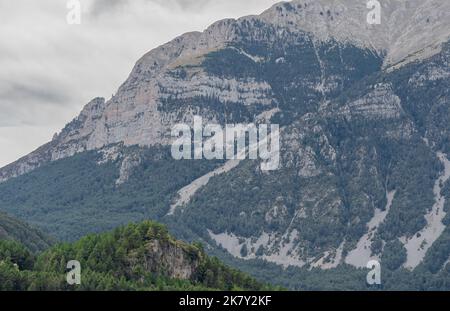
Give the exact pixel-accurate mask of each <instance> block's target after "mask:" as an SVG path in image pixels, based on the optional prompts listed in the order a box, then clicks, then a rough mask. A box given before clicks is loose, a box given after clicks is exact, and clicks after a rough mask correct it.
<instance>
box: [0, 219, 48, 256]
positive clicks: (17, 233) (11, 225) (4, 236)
mask: <svg viewBox="0 0 450 311" xmlns="http://www.w3.org/2000/svg"><path fill="white" fill-rule="evenodd" d="M0 240H13V241H18V242H20V243H22V244H23V245H25V246H26V247H27V248H28V249H29V250H30V251H32V252H37V251H43V250H45V249H47V248H48V247H50V245H51V244H52V243H53V242H52V240H51V239H50V238H49V237H47V236H45V235H44V234H43V233H41V232H39V231H38V230H36V229H34V228H31V227H30V226H29V225H27V224H25V223H23V222H21V221H19V220H17V219H14V218H12V217H10V216H8V215H6V214H4V213H0Z"/></svg>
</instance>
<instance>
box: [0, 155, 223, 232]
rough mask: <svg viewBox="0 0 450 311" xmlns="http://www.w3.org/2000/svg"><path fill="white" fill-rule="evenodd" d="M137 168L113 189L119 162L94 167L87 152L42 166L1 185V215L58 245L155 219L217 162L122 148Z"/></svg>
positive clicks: (96, 158) (97, 158) (93, 159)
mask: <svg viewBox="0 0 450 311" xmlns="http://www.w3.org/2000/svg"><path fill="white" fill-rule="evenodd" d="M122 153H123V154H124V155H136V157H139V158H140V159H141V164H140V165H139V166H138V167H137V168H136V169H135V170H133V171H132V172H131V176H130V179H129V180H128V182H126V183H124V184H122V185H116V180H117V179H118V178H119V174H120V173H119V171H120V164H121V161H120V160H117V161H110V162H107V163H104V164H98V162H99V161H100V160H101V155H100V154H99V153H97V152H86V153H83V154H78V155H76V156H74V157H71V158H68V159H63V160H60V161H56V162H53V163H50V164H48V165H45V166H43V167H41V168H39V169H37V170H35V171H33V172H31V173H29V174H27V175H24V176H20V177H18V178H14V179H11V180H10V181H8V182H6V183H1V184H0V197H1V200H0V211H6V212H8V213H10V214H11V215H14V216H15V217H17V218H20V219H23V220H25V221H26V222H27V223H29V224H31V225H33V226H36V227H38V228H42V229H43V230H45V232H46V233H48V234H50V235H51V236H54V237H56V238H58V239H59V240H62V241H75V240H77V239H79V238H81V237H83V236H85V235H86V234H89V233H100V232H105V231H108V230H112V229H114V228H116V227H118V226H120V225H125V224H128V223H130V222H137V221H143V220H145V219H155V220H159V219H160V218H162V217H163V216H164V215H166V214H167V212H168V211H169V206H170V203H171V202H172V200H173V198H174V196H175V195H176V193H177V191H178V190H179V189H181V188H182V187H184V186H185V185H187V184H189V183H190V182H191V181H193V180H194V179H196V178H198V177H200V176H202V175H204V174H206V173H207V172H209V171H211V170H214V168H215V167H216V166H217V164H218V163H219V161H189V160H184V161H174V160H173V159H172V157H171V156H170V150H169V148H162V147H161V148H159V147H155V148H148V149H140V148H135V147H130V148H125V149H123V150H122Z"/></svg>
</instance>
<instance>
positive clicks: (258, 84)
mask: <svg viewBox="0 0 450 311" xmlns="http://www.w3.org/2000/svg"><path fill="white" fill-rule="evenodd" d="M381 3H382V7H381V14H382V15H381V21H382V22H381V24H380V25H368V23H367V21H366V17H367V14H368V13H369V11H370V9H367V7H366V3H365V1H356V0H335V1H325V0H316V1H312V0H311V1H310V0H304V1H293V2H289V3H280V4H278V5H275V6H274V7H272V8H270V9H269V10H267V11H266V12H264V13H263V14H262V15H260V16H248V17H243V18H241V19H238V20H231V19H229V20H223V21H219V22H217V23H215V24H213V25H212V26H211V27H209V28H208V29H207V30H205V31H204V32H202V33H197V32H196V33H188V34H185V35H182V36H180V37H178V38H176V39H175V40H173V41H171V42H169V43H167V44H165V45H163V46H161V47H159V48H157V49H155V50H153V51H151V52H149V53H148V54H146V55H144V56H143V57H142V58H141V59H140V60H139V61H138V62H137V64H136V66H135V67H134V69H133V71H132V72H131V74H130V76H129V77H128V79H127V80H126V82H125V83H124V84H123V85H122V86H121V87H120V89H119V90H118V92H117V94H116V95H114V96H113V98H111V99H110V100H108V101H105V100H104V99H100V98H98V99H94V100H93V101H92V102H91V103H89V104H88V105H87V106H86V107H85V108H84V109H83V111H82V112H81V114H80V115H79V116H78V117H77V118H76V119H75V120H74V121H72V122H71V123H69V124H68V125H67V126H66V128H64V129H63V130H62V132H61V133H59V134H58V135H57V136H56V137H55V138H54V140H53V141H52V142H50V143H48V144H47V145H45V146H43V147H41V148H40V149H38V150H36V151H35V152H33V153H32V154H30V155H28V156H26V157H24V158H23V159H20V160H19V161H17V162H16V163H13V164H11V165H9V166H7V167H5V168H3V169H1V170H0V182H1V181H3V186H4V187H2V185H0V195H2V193H5V194H8V198H11V197H12V198H14V194H15V193H13V195H11V190H10V187H12V186H10V185H12V181H14V178H13V177H17V176H20V175H23V174H25V173H27V172H30V171H32V170H35V169H37V168H39V167H40V166H42V165H43V164H45V163H48V162H51V161H56V160H60V159H66V158H70V157H71V156H73V155H75V154H77V153H84V152H85V151H89V150H96V151H98V153H99V154H100V155H99V157H100V158H101V159H100V160H98V159H97V161H98V166H101V165H104V164H105V163H114V165H115V166H113V167H114V168H115V169H117V174H116V175H117V176H114V185H113V186H111V187H110V188H111V189H113V190H111V189H110V188H108V187H102V188H101V191H102V192H101V193H102V195H103V196H104V197H105V198H102V199H103V201H104V202H110V204H112V203H111V198H112V197H113V198H114V199H117V197H115V195H117V193H118V191H119V190H120V189H124V188H122V187H127V186H128V187H129V188H127V189H129V191H131V190H130V189H133V186H141V185H142V183H145V182H150V181H148V180H145V181H136V179H137V178H134V179H133V177H136V176H140V175H137V173H136V172H139V171H145V172H147V173H148V174H149V175H151V177H152V178H151V182H152V187H154V189H156V191H161V190H160V188H159V187H163V186H167V185H168V186H167V187H166V188H162V189H165V190H164V191H165V193H164V194H165V195H168V196H171V198H170V199H172V204H170V203H169V204H167V206H164V207H161V206H158V210H157V213H156V212H155V213H150V211H151V212H153V210H152V208H153V207H152V206H147V205H148V204H147V203H146V204H143V205H144V206H141V202H140V201H136V202H139V204H138V203H134V204H133V203H129V204H124V205H123V206H122V205H121V206H120V207H121V208H128V207H129V206H131V207H132V208H133V212H134V211H136V215H137V216H136V215H135V214H133V217H148V215H152V216H154V217H155V218H158V220H161V221H164V222H167V223H168V224H169V225H171V226H172V227H171V229H172V230H174V231H175V232H176V233H177V234H178V235H179V236H182V237H184V238H186V239H192V238H196V239H198V238H200V239H203V240H204V241H206V243H208V245H209V246H211V247H219V246H220V247H222V248H223V249H225V250H227V251H228V252H229V253H230V254H231V255H233V256H235V257H238V258H240V259H244V260H251V259H255V258H261V259H264V260H267V261H271V262H274V263H277V264H280V265H284V266H289V265H293V266H297V267H305V266H308V267H311V268H314V267H319V268H323V269H331V268H335V267H336V266H338V265H339V264H342V263H345V262H347V263H349V264H352V265H354V266H358V267H361V266H364V262H362V261H361V260H360V259H361V258H364V260H365V259H370V258H377V259H380V260H383V261H388V262H390V261H394V264H392V265H390V266H392V267H400V266H402V265H404V266H405V267H407V268H409V269H414V268H416V267H417V266H418V265H419V264H421V263H425V264H427V263H428V262H430V261H431V262H433V266H437V267H438V268H439V269H441V268H442V267H443V265H445V261H446V260H447V259H448V257H450V253H448V249H447V248H446V247H443V246H442V245H445V241H446V240H445V239H444V238H445V237H446V236H447V235H448V234H449V233H448V232H447V231H448V223H449V220H448V219H447V218H448V217H446V215H447V213H446V212H443V210H442V209H448V206H447V205H446V204H444V203H445V202H446V201H445V197H446V196H448V193H450V190H449V189H450V188H449V189H447V188H448V178H443V177H442V176H445V177H447V175H448V174H447V173H448V172H447V170H446V168H444V165H443V163H448V159H449V156H448V155H449V154H450V143H449V139H448V137H450V106H449V102H450V96H449V93H448V90H449V86H450V41H449V35H450V27H449V26H450V25H449V23H450V22H449V21H450V18H449V17H450V16H449V14H450V2H448V1H438V0H428V1H423V0H422V1H419V0H411V1H396V0H385V1H381ZM195 115H200V116H202V117H203V118H204V120H205V122H206V120H208V121H212V122H218V123H220V124H224V123H242V122H261V120H265V122H272V123H278V124H280V125H281V168H280V170H278V171H274V172H270V173H267V172H262V171H261V170H260V169H259V163H253V162H248V161H235V162H226V163H221V165H218V166H214V167H213V168H211V169H208V170H207V171H206V172H204V173H201V174H185V175H183V176H182V178H181V179H182V181H181V182H179V183H177V184H176V185H177V186H172V184H171V182H170V180H169V181H168V180H167V178H166V179H164V178H163V177H164V176H161V175H163V174H164V173H165V172H160V171H158V170H157V168H155V167H152V166H151V165H149V164H148V163H147V162H145V161H143V160H142V158H141V157H140V156H139V153H134V152H129V151H127V150H128V149H127V147H129V146H135V145H137V147H136V148H137V149H145V148H144V147H146V148H147V147H148V148H150V149H152V148H156V146H159V145H163V146H167V145H168V144H170V141H171V139H170V137H169V135H170V130H171V128H172V126H173V125H174V124H175V123H178V122H183V123H190V122H191V121H192V119H193V116H195ZM152 150H153V149H152ZM436 154H439V155H440V156H439V158H437V157H436ZM74 158H75V157H74ZM69 160H70V159H69ZM170 163H171V164H172V162H170ZM173 166H174V165H173ZM149 167H150V169H149ZM165 167H167V168H168V169H167V170H168V171H169V170H170V165H167V166H165ZM201 168H202V166H201V165H199V166H195V167H194V165H193V164H192V168H190V170H191V171H190V172H191V173H192V172H193V171H196V170H199V169H201ZM203 168H204V167H203ZM43 169H44V168H43ZM93 169H94V170H95V168H93ZM102 172H103V173H102V176H104V175H107V174H106V173H105V172H104V171H102ZM154 172H156V173H154ZM171 172H172V171H171ZM174 172H177V173H178V174H181V173H183V172H184V168H182V167H181V168H180V167H177V168H176V169H174ZM202 172H203V171H202ZM73 174H74V175H76V173H73ZM85 174H87V175H88V173H85ZM152 174H154V175H152ZM158 174H159V175H158ZM198 175H200V176H198ZM145 176H148V175H145ZM22 177H23V179H20V177H19V180H20V182H22V181H23V182H25V181H26V178H27V176H22ZM68 178H73V180H77V178H78V179H79V178H81V177H80V176H78V175H76V176H68ZM50 179H51V178H50ZM51 180H54V178H53V179H51ZM93 180H94V181H93V182H95V179H93ZM20 182H18V183H19V184H20ZM180 184H182V186H181V185H180ZM118 189H119V190H118ZM139 189H147V188H139ZM2 191H3V192H2ZM108 191H109V192H108ZM17 195H18V197H17V198H18V199H17V200H14V199H11V200H10V201H9V203H11V204H12V205H13V206H14V208H15V207H17V208H21V207H20V206H22V205H20V206H19V203H18V202H25V203H26V204H23V206H25V207H26V208H30V206H31V211H28V210H27V211H26V212H24V213H22V215H26V217H29V218H30V219H31V218H33V215H34V216H36V214H34V213H38V212H37V211H36V204H37V203H36V202H34V201H33V198H31V199H30V198H29V196H27V195H25V194H21V193H20V191H19V192H18V194H17ZM71 195H72V193H70V197H72V196H71ZM95 195H96V194H92V193H89V191H86V193H82V194H78V193H77V194H76V196H75V198H74V199H73V201H75V202H76V203H77V204H81V203H82V202H83V200H85V198H86V197H95ZM50 199H51V197H50V198H49V199H48V200H50ZM106 199H108V200H106ZM119 199H121V198H119ZM164 199H166V198H164ZM44 201H45V200H44ZM67 201H69V202H65V201H64V202H63V203H62V204H65V207H67V206H69V207H72V205H71V204H74V203H73V202H72V201H70V200H67ZM119 201H120V200H119ZM157 201H159V202H161V199H159V198H158V200H157ZM80 202H81V203H80ZM96 202H97V201H96ZM152 202H153V204H154V202H155V201H152ZM447 202H448V200H447ZM9 203H8V204H9ZM38 203H39V204H42V200H41V201H39V202H38ZM126 203H128V202H126ZM20 204H22V203H20ZM137 205H138V206H137ZM0 206H1V204H0ZM84 207H85V206H84ZM4 208H5V209H6V208H7V209H11V210H13V209H14V208H13V207H10V206H8V207H4ZM73 208H76V205H74V206H73ZM105 209H106V208H105ZM155 209H156V208H155ZM46 212H47V211H46ZM50 212H52V213H53V212H54V214H56V216H55V217H56V218H55V219H57V220H61V219H62V218H63V217H64V215H61V214H62V213H61V212H60V211H50ZM119 212H120V213H122V212H123V211H122V210H120V211H119ZM39 213H40V214H39V216H40V219H41V221H42V224H43V225H44V226H50V224H49V220H46V219H44V218H45V217H43V216H46V215H47V214H43V213H42V212H39ZM94 214H95V213H94ZM52 215H53V214H52ZM114 215H115V216H114V217H112V216H111V218H112V220H114V221H116V220H117V218H120V216H118V215H119V214H114ZM433 215H434V216H433ZM436 215H437V216H436ZM77 217H78V215H77ZM79 217H80V220H79V221H80V222H83V221H84V222H88V220H87V219H86V218H87V217H88V216H84V215H81V216H79ZM133 219H134V218H133ZM105 220H106V219H105ZM107 220H111V219H107ZM52 221H53V219H52ZM112 222H113V221H111V223H112ZM89 225H90V226H93V227H95V226H96V225H98V223H96V219H89ZM108 225H109V223H108ZM95 228H97V227H95ZM102 228H103V227H102ZM53 229H54V230H55V231H56V230H62V229H58V228H55V226H53ZM423 233H426V234H425V235H423ZM421 236H422V237H421ZM427 237H428V238H427ZM424 240H426V241H424ZM399 241H401V247H403V248H404V249H405V250H404V251H405V253H406V257H405V258H400V259H398V258H397V257H399V256H397V255H398V254H402V252H401V250H400V251H399V252H395V251H392V249H394V250H395V248H396V247H398V245H399V243H400V242H399ZM411 241H412V242H411ZM417 241H420V243H421V244H423V245H419V246H418V247H416V246H417V245H416V244H417V243H416V242H417ZM392 245H394V247H393V246H392ZM152 247H153V246H152ZM154 247H157V246H154ZM417 248H419V249H417ZM393 253H394V254H393ZM435 253H438V254H446V256H444V257H446V258H445V260H444V261H441V260H440V259H439V260H437V259H436V258H429V257H430V256H432V255H429V256H428V254H435ZM356 257H361V258H356ZM440 257H442V256H440ZM440 257H439V258H440ZM355 258H356V259H355ZM411 258H414V260H411ZM417 258H418V259H417ZM158 260H159V259H158ZM161 260H164V259H161ZM398 262H399V263H398ZM174 273H178V274H180V275H187V274H189V271H177V272H174Z"/></svg>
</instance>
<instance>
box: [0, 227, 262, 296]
mask: <svg viewBox="0 0 450 311" xmlns="http://www.w3.org/2000/svg"><path fill="white" fill-rule="evenodd" d="M6 255H7V256H6ZM74 259H76V260H78V261H79V262H80V264H81V267H82V270H81V284H80V285H77V286H75V287H73V286H70V285H68V284H67V282H66V264H67V262H68V261H69V260H74ZM33 261H34V267H33ZM13 264H17V265H18V267H14V266H13ZM0 280H2V282H0V290H95V291H99V290H100V291H101V290H205V289H215V290H263V289H266V290H267V289H270V287H268V286H265V285H263V284H261V283H259V282H257V281H255V280H254V279H252V278H250V277H249V276H247V275H245V274H243V273H241V272H239V271H237V270H233V269H231V268H229V267H227V266H225V265H224V264H222V263H221V262H220V261H218V260H217V259H216V258H211V257H208V256H207V255H206V254H205V253H204V251H203V249H202V247H201V246H199V245H189V244H186V243H184V242H180V241H176V240H175V239H173V237H171V236H170V235H169V234H168V232H167V229H166V228H164V227H163V226H162V225H159V224H157V223H152V222H145V223H141V224H137V225H128V226H126V227H122V228H119V229H116V230H115V231H114V232H111V233H106V234H102V235H91V236H88V237H85V238H83V239H82V240H80V241H78V242H76V243H73V244H64V245H57V246H55V247H53V248H52V249H50V250H48V251H46V252H45V253H43V254H41V255H40V256H39V257H38V258H36V259H33V258H32V257H31V255H30V254H29V253H27V252H26V251H25V250H24V249H23V248H21V247H20V245H14V244H2V243H1V242H0Z"/></svg>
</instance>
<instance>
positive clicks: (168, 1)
mask: <svg viewBox="0 0 450 311" xmlns="http://www.w3.org/2000/svg"><path fill="white" fill-rule="evenodd" d="M132 1H138V0H94V2H93V4H92V6H91V9H90V13H91V14H92V15H93V16H99V15H102V14H106V13H109V12H112V11H115V10H119V9H126V7H127V6H128V5H129V4H131V2H132ZM142 1H143V2H144V3H145V2H147V3H151V2H153V3H156V4H158V5H160V6H163V7H168V8H174V9H176V8H178V9H182V10H185V11H192V10H197V9H199V8H204V7H205V6H206V5H208V4H210V3H212V2H213V0H142Z"/></svg>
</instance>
